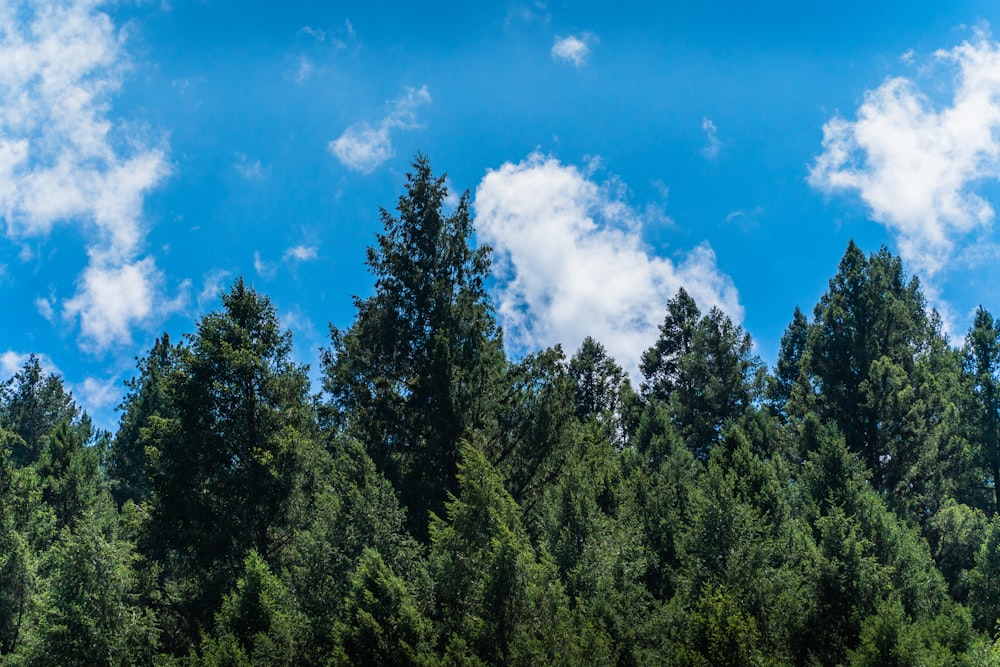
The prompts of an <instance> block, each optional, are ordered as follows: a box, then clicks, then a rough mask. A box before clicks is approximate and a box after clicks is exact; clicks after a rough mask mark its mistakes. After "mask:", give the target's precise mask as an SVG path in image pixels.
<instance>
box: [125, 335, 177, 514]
mask: <svg viewBox="0 0 1000 667" xmlns="http://www.w3.org/2000/svg"><path fill="white" fill-rule="evenodd" d="M179 351H180V348H179V347H178V346H176V345H174V344H172V343H171V342H170V336H169V335H167V334H163V336H162V337H160V338H157V339H156V342H155V343H153V348H152V349H151V350H150V351H149V354H148V355H146V356H145V357H143V358H142V359H139V360H138V370H139V374H138V375H137V376H136V377H134V378H132V379H131V380H128V381H127V382H126V383H125V385H126V387H127V393H126V395H125V400H124V401H123V402H122V404H121V405H120V406H119V409H120V410H121V411H122V418H121V424H120V425H119V427H118V432H117V433H116V434H115V438H114V440H113V441H112V444H111V455H110V457H109V461H108V476H109V477H110V478H111V480H112V493H113V495H114V498H115V501H116V502H117V503H118V505H119V506H121V505H124V504H125V502H126V501H127V500H131V501H133V502H135V503H137V504H138V503H141V502H142V501H144V500H147V499H148V498H149V494H150V488H149V472H148V470H147V468H146V445H148V444H151V443H150V440H149V438H150V433H151V432H152V431H153V430H154V429H155V427H154V426H153V422H154V420H155V419H167V418H170V417H172V416H174V415H173V412H172V410H173V406H172V404H171V401H170V396H169V395H168V393H167V379H168V377H169V376H170V374H171V373H172V372H173V370H174V367H175V365H176V363H177V358H178V353H179Z"/></svg>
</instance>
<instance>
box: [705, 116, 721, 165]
mask: <svg viewBox="0 0 1000 667" xmlns="http://www.w3.org/2000/svg"><path fill="white" fill-rule="evenodd" d="M701 129H702V130H703V131H704V132H705V142H706V143H705V146H704V148H702V149H701V154H702V155H704V156H705V158H706V159H708V160H714V159H715V158H717V157H719V148H720V147H721V143H720V142H719V130H718V128H717V127H715V123H713V122H712V121H711V119H709V118H702V119H701Z"/></svg>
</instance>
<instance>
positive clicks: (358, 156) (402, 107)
mask: <svg viewBox="0 0 1000 667" xmlns="http://www.w3.org/2000/svg"><path fill="white" fill-rule="evenodd" d="M430 102H431V94H430V93H429V92H428V91H427V86H421V87H420V88H407V90H406V93H405V94H404V95H402V96H401V97H399V98H397V99H395V100H393V101H392V102H390V103H389V111H388V113H386V115H385V116H383V117H382V119H381V120H379V121H377V122H375V123H374V124H373V123H368V122H361V123H355V124H354V125H351V126H350V127H349V128H347V129H346V130H344V133H343V134H341V135H340V136H339V137H338V138H336V139H334V140H333V141H331V142H330V143H329V145H328V146H327V148H328V149H329V150H330V152H331V153H332V154H333V155H334V157H336V158H337V159H338V160H340V163H341V164H343V165H344V166H345V167H347V168H348V169H352V170H354V171H357V172H360V173H362V174H370V173H372V172H373V171H375V169H377V168H378V167H379V166H380V165H381V164H382V163H384V162H385V161H386V160H388V159H390V158H391V157H393V156H394V155H395V154H396V151H395V149H394V148H393V146H392V132H393V130H413V129H417V128H419V127H420V124H419V123H418V122H417V114H416V110H417V108H418V107H420V106H421V105H423V104H429V103H430Z"/></svg>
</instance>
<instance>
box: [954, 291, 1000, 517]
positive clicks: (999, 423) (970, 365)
mask: <svg viewBox="0 0 1000 667" xmlns="http://www.w3.org/2000/svg"><path fill="white" fill-rule="evenodd" d="M963 356H964V370H965V376H966V377H967V378H968V382H969V383H970V384H971V388H972V396H971V398H972V399H973V400H972V401H971V408H970V412H971V413H972V414H971V419H970V420H969V421H970V422H971V426H972V431H973V438H974V441H975V442H976V443H977V444H978V445H979V451H980V452H981V454H980V457H981V460H982V463H983V465H984V467H985V468H986V470H987V471H988V475H989V477H988V481H989V483H990V485H991V486H992V488H993V493H994V497H993V500H994V505H993V511H994V513H997V512H1000V390H998V384H1000V322H996V321H994V320H993V316H992V315H990V314H989V312H987V311H986V310H984V309H983V308H982V307H980V308H979V309H977V310H976V318H975V320H974V321H973V323H972V328H971V329H969V333H968V335H967V336H966V337H965V347H964V349H963Z"/></svg>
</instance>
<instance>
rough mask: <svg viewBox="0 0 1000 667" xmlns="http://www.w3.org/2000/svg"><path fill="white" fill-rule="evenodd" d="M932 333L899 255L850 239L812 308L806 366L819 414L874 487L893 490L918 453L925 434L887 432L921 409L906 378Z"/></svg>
mask: <svg viewBox="0 0 1000 667" xmlns="http://www.w3.org/2000/svg"><path fill="white" fill-rule="evenodd" d="M934 335H935V332H934V331H933V329H932V328H931V325H930V322H929V320H928V317H927V314H926V312H925V304H924V297H923V294H922V293H921V291H920V285H919V282H918V281H917V280H916V279H915V278H913V279H910V280H907V278H906V275H905V273H904V271H903V265H902V262H901V261H900V260H899V258H898V257H894V256H892V255H891V254H890V253H889V252H888V251H887V250H885V249H884V248H883V249H882V250H881V251H879V252H878V253H877V254H874V255H872V256H871V257H865V255H864V253H862V252H861V250H860V249H859V248H858V247H857V246H856V245H855V244H854V242H853V241H852V242H851V243H850V244H849V245H848V248H847V252H846V253H845V254H844V257H843V259H842V260H841V262H840V267H839V270H838V271H837V275H836V276H835V277H834V278H833V279H832V280H831V281H830V289H829V291H828V292H827V293H826V294H825V295H824V296H823V297H822V298H821V299H820V302H819V303H818V304H817V306H816V311H815V330H814V332H813V335H812V336H811V337H810V342H809V352H808V354H809V363H810V368H809V370H810V374H811V377H812V379H813V380H814V381H815V383H816V389H817V391H818V393H819V394H820V398H819V401H818V407H819V410H820V415H821V416H822V417H823V418H826V419H831V420H833V421H834V423H836V424H837V426H838V427H839V428H840V430H841V432H842V433H843V434H844V438H845V440H846V442H847V445H848V447H849V448H851V449H852V450H853V451H856V452H859V453H860V454H862V456H863V459H864V461H865V463H866V464H867V466H868V469H869V470H871V472H872V482H873V484H874V485H875V486H876V488H878V489H883V490H884V489H891V490H895V488H896V486H897V483H898V482H900V481H901V479H902V476H903V475H905V474H906V472H907V471H908V469H909V467H910V466H912V465H913V464H914V463H915V462H916V461H917V460H918V459H919V457H920V452H919V451H918V448H919V447H920V446H921V445H922V444H923V442H922V436H923V435H924V433H920V434H913V433H907V434H904V433H902V432H899V433H892V432H891V430H892V429H899V428H906V427H907V426H908V425H907V424H904V422H903V421H902V420H904V419H911V418H913V417H915V416H916V413H915V412H913V411H912V410H910V408H916V409H918V410H919V407H923V406H919V407H918V406H915V405H914V402H915V401H916V400H918V399H919V398H920V397H918V396H916V395H913V394H912V393H910V392H911V389H912V387H913V381H912V377H913V374H914V371H915V366H916V364H917V359H918V356H919V355H920V354H921V353H922V352H924V351H925V350H926V349H927V347H928V344H929V339H930V338H931V337H932V336H934ZM921 419H923V415H921ZM910 425H912V424H910ZM913 426H916V425H913ZM914 436H917V437H914ZM894 445H899V446H900V447H894ZM890 465H891V467H892V470H889V469H887V468H889V467H890Z"/></svg>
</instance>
